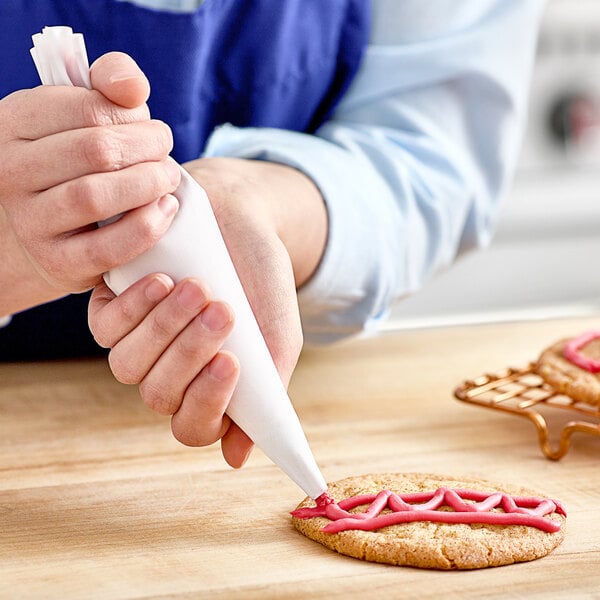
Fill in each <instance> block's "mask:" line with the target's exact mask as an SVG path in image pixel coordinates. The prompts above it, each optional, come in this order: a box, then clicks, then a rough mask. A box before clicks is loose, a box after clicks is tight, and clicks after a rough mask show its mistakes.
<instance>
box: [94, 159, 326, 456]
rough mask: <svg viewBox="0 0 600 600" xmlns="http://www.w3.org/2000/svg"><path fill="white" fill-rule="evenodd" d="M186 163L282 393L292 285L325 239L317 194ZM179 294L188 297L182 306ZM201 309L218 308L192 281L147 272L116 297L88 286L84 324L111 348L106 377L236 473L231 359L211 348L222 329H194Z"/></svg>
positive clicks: (297, 336) (286, 172) (245, 450)
mask: <svg viewBox="0 0 600 600" xmlns="http://www.w3.org/2000/svg"><path fill="white" fill-rule="evenodd" d="M186 166H187V168H188V169H189V171H190V173H191V174H192V175H193V176H194V177H196V178H197V179H198V180H199V182H200V184H201V185H203V186H204V188H205V189H206V191H207V193H208V195H209V198H210V199H211V202H212V205H213V209H214V211H215V214H216V216H217V220H218V222H219V225H220V227H221V231H222V233H223V236H224V238H225V242H226V244H227V246H228V249H229V251H230V253H231V256H232V259H233V262H234V264H235V266H236V269H237V271H238V274H239V276H240V279H241V281H242V284H243V286H244V288H245V291H246V294H247V296H248V299H249V301H250V304H251V306H252V308H253V310H254V313H255V315H256V318H257V320H258V323H259V325H260V328H261V331H262V333H263V336H264V337H265V341H266V343H267V346H268V347H269V350H270V352H271V355H272V357H273V360H274V362H275V365H276V366H277V369H278V371H279V374H280V376H281V378H282V380H283V382H284V384H285V385H286V386H287V385H288V383H289V380H290V377H291V375H292V373H293V370H294V368H295V366H296V363H297V360H298V356H299V353H300V350H301V347H302V331H301V326H300V318H299V314H298V306H297V300H296V286H300V285H302V283H304V281H306V280H307V279H308V278H309V277H310V275H311V274H312V272H313V271H314V269H315V268H316V266H317V264H318V261H319V260H320V257H321V254H322V252H323V248H324V245H325V240H326V236H327V217H326V211H325V207H324V205H323V201H322V199H321V196H320V194H319V192H318V190H317V189H316V187H315V186H314V184H312V182H311V181H310V180H309V179H308V178H306V177H305V176H304V175H303V174H301V173H299V172H298V171H296V170H294V169H291V168H289V167H285V166H283V165H275V164H270V163H260V162H257V161H244V160H236V159H201V160H198V161H194V162H192V163H188V164H187V165H186ZM184 290H187V291H185V293H184ZM194 290H195V291H194ZM187 294H190V296H191V297H195V298H196V300H195V302H193V303H192V304H190V305H188V306H187V308H184V307H183V306H182V302H183V303H184V304H185V303H186V302H187V301H186V300H184V299H185V298H186V295H187ZM209 307H212V309H211V312H212V310H215V311H216V310H217V309H216V308H215V307H221V308H219V310H221V311H222V310H225V307H226V305H223V304H221V303H219V302H216V301H214V300H213V299H211V296H210V293H209V292H208V289H207V287H206V286H205V285H203V283H202V282H199V281H196V280H187V281H185V282H181V283H180V284H178V285H177V286H176V287H175V286H174V284H173V282H172V281H171V280H170V279H168V278H166V276H165V275H153V276H150V277H149V278H144V279H143V280H140V281H139V282H137V283H136V284H134V285H133V286H131V287H130V288H129V289H128V290H126V291H125V292H123V294H121V295H120V296H119V297H118V298H115V296H114V295H113V294H112V292H110V290H108V288H107V287H106V286H105V285H103V284H101V285H100V286H98V287H97V288H96V289H95V290H94V293H93V295H92V299H91V302H90V326H91V329H92V332H93V333H94V335H95V337H96V339H97V341H98V342H99V343H100V344H101V345H103V346H105V347H110V348H112V350H111V353H110V358H109V360H110V365H111V368H112V370H113V373H114V374H115V376H116V378H117V379H118V380H119V381H122V382H123V383H130V384H131V383H133V384H135V383H138V384H140V393H141V396H142V398H143V399H144V401H145V402H146V404H147V405H148V406H150V408H152V409H154V410H156V411H158V412H160V413H162V414H170V415H173V416H172V430H173V434H174V435H175V437H176V438H177V439H178V440H180V441H181V442H182V443H184V444H188V445H207V444H210V443H213V442H215V441H217V440H218V439H221V446H222V451H223V456H224V457H225V459H226V460H227V462H228V463H229V464H230V465H232V466H234V467H239V466H241V465H242V464H243V463H244V461H245V460H246V458H247V456H248V454H249V452H250V449H251V442H250V440H248V438H247V437H246V436H245V435H244V434H243V432H241V430H239V428H237V426H235V424H232V423H231V422H230V420H229V418H228V417H227V416H226V415H225V411H226V409H227V405H228V403H229V400H230V398H231V393H232V392H233V389H234V387H235V383H236V381H237V377H238V373H239V366H238V364H237V359H236V358H235V357H234V356H233V355H231V354H230V353H228V352H224V351H222V350H220V348H221V345H222V344H223V342H224V341H225V339H226V337H227V335H228V333H229V331H230V330H231V325H230V324H228V325H227V326H225V327H223V328H221V329H218V330H216V331H215V330H211V329H210V328H208V330H207V329H206V326H205V325H203V324H202V316H203V315H204V316H205V317H206V315H207V314H209V313H208V312H205V311H208V308H209ZM227 310H229V309H227ZM229 314H230V313H229ZM231 318H232V319H233V315H231ZM209 332H210V333H209ZM215 369H218V370H219V372H220V375H219V376H217V380H218V383H217V382H216V381H215V373H214V370H215ZM221 369H222V370H221Z"/></svg>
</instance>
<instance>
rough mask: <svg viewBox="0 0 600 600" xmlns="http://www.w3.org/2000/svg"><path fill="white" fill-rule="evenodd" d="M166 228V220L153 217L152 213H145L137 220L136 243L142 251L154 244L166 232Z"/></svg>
mask: <svg viewBox="0 0 600 600" xmlns="http://www.w3.org/2000/svg"><path fill="white" fill-rule="evenodd" d="M164 228H165V224H164V222H162V221H158V220H156V219H154V218H152V215H150V214H144V215H143V216H140V217H139V219H137V221H136V234H135V239H136V240H137V244H136V245H137V247H138V248H139V249H140V252H141V251H145V250H147V249H149V248H151V247H152V246H154V245H155V244H156V242H158V240H159V239H160V238H161V236H162V234H163V233H164Z"/></svg>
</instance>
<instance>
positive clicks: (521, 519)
mask: <svg viewBox="0 0 600 600" xmlns="http://www.w3.org/2000/svg"><path fill="white" fill-rule="evenodd" d="M465 500H469V502H465ZM315 502H316V506H313V507H306V508H299V509H296V510H295V511H293V512H292V515H293V516H294V517H296V518H298V519H311V518H313V517H326V518H328V519H329V520H330V521H331V523H329V524H328V525H326V526H325V527H323V529H322V531H325V532H327V533H338V532H339V531H347V530H348V529H361V530H365V531H373V530H375V529H380V528H381V527H387V526H389V525H397V524H399V523H410V522H413V521H433V522H437V523H466V524H470V523H486V524H489V525H527V526H529V527H536V528H538V529H541V530H543V531H547V532H550V533H552V532H555V531H558V530H559V529H560V523H558V522H557V521H554V520H552V519H548V518H546V515H549V514H552V513H558V514H560V515H564V516H566V512H565V510H564V508H563V506H562V505H561V504H560V503H559V502H557V501H554V500H549V499H547V498H534V497H531V498H530V497H515V496H510V495H508V494H504V493H502V492H491V493H488V492H479V491H475V490H468V489H456V490H455V489H448V488H438V489H437V490H436V491H435V492H415V493H410V494H395V493H394V492H390V491H389V490H383V491H381V492H379V493H378V494H361V495H358V496H352V497H350V498H345V499H344V500H340V502H335V501H334V500H333V498H331V496H329V494H328V493H327V492H325V493H324V494H322V495H321V496H319V497H318V498H317V499H316V501H315ZM364 504H370V506H369V508H368V509H367V510H366V511H365V512H358V513H352V512H349V511H350V510H351V509H353V508H356V507H357V506H361V505H364ZM440 506H447V507H449V508H452V509H453V510H452V511H440V510H437V509H438V508H439V507H440ZM494 508H501V509H502V512H496V511H493V509H494ZM384 509H389V510H390V511H391V512H386V513H382V511H383V510H384Z"/></svg>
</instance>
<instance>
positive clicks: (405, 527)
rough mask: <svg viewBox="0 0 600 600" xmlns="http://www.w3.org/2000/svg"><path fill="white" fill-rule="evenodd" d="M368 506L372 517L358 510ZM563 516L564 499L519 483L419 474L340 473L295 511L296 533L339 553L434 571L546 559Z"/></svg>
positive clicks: (561, 532)
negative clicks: (545, 495) (344, 476)
mask: <svg viewBox="0 0 600 600" xmlns="http://www.w3.org/2000/svg"><path fill="white" fill-rule="evenodd" d="M369 505H371V508H370V509H369V513H370V514H371V516H372V517H373V518H357V517H356V516H353V515H356V514H357V513H363V514H364V513H365V511H366V510H367V509H368V507H369ZM325 515H326V516H325ZM565 519H566V515H565V512H564V509H563V507H562V506H561V504H560V503H559V502H557V501H553V500H549V499H545V498H541V497H539V496H538V495H537V494H535V493H532V492H531V491H529V490H526V489H523V488H520V487H516V486H511V485H505V484H496V483H491V482H489V481H485V480H481V479H471V478H461V479H457V478H454V477H446V476H439V475H428V474H420V473H406V474H401V473H387V474H381V475H363V476H359V477H349V478H347V479H342V480H340V481H336V482H334V483H332V484H330V486H329V490H328V494H327V495H325V494H324V495H323V496H321V497H320V498H319V499H318V500H317V506H315V503H314V501H313V500H311V499H310V498H306V499H305V500H304V501H303V502H302V503H301V504H300V505H299V506H298V508H297V509H296V510H295V511H293V512H292V522H293V525H294V527H295V528H296V529H297V530H298V531H300V532H301V533H303V534H304V535H305V536H307V537H309V538H310V539H313V540H315V541H317V542H319V543H321V544H323V545H324V546H326V547H327V548H330V549H331V550H335V551H336V552H339V553H340V554H346V555H348V556H352V557H355V558H359V559H363V560H367V561H373V562H380V563H389V564H393V565H406V566H413V567H422V568H431V569H478V568H482V567H494V566H500V565H507V564H511V563H515V562H523V561H529V560H534V559H536V558H541V557H542V556H545V555H547V554H548V553H550V552H551V551H552V550H554V548H556V547H557V546H558V545H559V544H560V543H561V542H562V540H563V537H564V523H565ZM398 521H406V522H398ZM347 526H350V527H352V528H351V529H347V530H341V531H338V530H339V529H344V528H345V527H347ZM355 527H366V528H370V527H375V529H374V530H362V529H356V528H355Z"/></svg>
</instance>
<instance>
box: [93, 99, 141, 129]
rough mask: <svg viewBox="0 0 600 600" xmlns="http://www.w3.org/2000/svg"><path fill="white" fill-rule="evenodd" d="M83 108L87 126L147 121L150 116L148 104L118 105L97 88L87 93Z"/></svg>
mask: <svg viewBox="0 0 600 600" xmlns="http://www.w3.org/2000/svg"><path fill="white" fill-rule="evenodd" d="M81 109H82V116H81V118H82V122H83V123H84V124H85V126H87V127H95V126H99V125H123V124H125V123H134V122H139V121H147V120H148V119H149V118H150V109H149V108H148V105H147V104H143V105H141V106H137V107H135V108H123V107H120V106H116V105H115V104H113V103H112V102H110V101H109V100H107V99H106V98H105V97H104V96H103V95H102V94H101V93H100V92H96V91H95V90H92V92H91V93H88V94H86V96H85V99H84V101H83V102H82V104H81Z"/></svg>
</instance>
